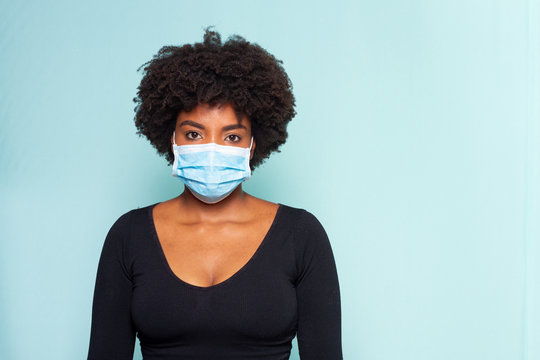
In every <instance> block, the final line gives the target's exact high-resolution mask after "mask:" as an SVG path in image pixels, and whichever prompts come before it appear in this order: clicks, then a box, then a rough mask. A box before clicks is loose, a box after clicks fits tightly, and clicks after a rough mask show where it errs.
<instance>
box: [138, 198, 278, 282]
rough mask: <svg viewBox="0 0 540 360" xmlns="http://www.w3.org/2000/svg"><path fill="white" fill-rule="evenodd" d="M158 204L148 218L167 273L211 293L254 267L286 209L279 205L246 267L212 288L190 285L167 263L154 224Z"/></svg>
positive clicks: (149, 210)
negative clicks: (154, 213)
mask: <svg viewBox="0 0 540 360" xmlns="http://www.w3.org/2000/svg"><path fill="white" fill-rule="evenodd" d="M158 204H160V202H157V203H155V204H153V205H150V206H149V207H148V216H149V220H150V226H151V228H152V237H153V240H154V244H155V245H156V247H157V249H158V252H159V257H160V260H161V263H162V264H163V266H164V267H165V270H166V272H167V273H168V274H169V275H170V276H171V277H172V278H173V280H175V281H176V282H178V283H180V284H181V285H183V286H186V287H188V288H190V289H193V290H198V291H210V290H214V289H218V288H222V287H224V286H226V285H227V284H230V283H231V282H233V281H234V280H235V279H236V278H238V277H239V276H240V274H242V273H243V272H245V271H247V269H248V268H249V267H250V266H252V265H251V264H252V263H254V262H255V260H256V259H257V258H258V257H260V256H261V253H262V251H263V248H264V246H265V245H266V243H267V242H268V239H269V238H270V236H271V235H272V233H273V231H274V228H275V227H276V224H277V223H278V220H279V218H280V215H281V212H282V209H283V208H284V207H285V205H283V204H282V203H277V204H278V208H277V210H276V214H275V215H274V219H273V220H272V223H271V224H270V227H269V228H268V230H267V231H266V234H265V235H264V238H263V240H262V241H261V243H260V244H259V246H258V247H257V249H256V250H255V252H254V253H253V255H252V256H251V257H250V258H249V260H248V261H247V262H246V263H245V264H244V265H242V267H240V269H238V270H237V271H236V272H234V273H233V274H232V275H231V276H229V277H228V278H227V279H225V280H223V281H221V282H219V283H217V284H214V285H210V286H199V285H195V284H191V283H188V282H186V281H184V280H182V279H181V278H180V277H179V276H178V275H176V274H175V273H174V271H173V270H172V268H171V265H170V264H169V262H168V261H167V257H166V256H165V251H164V250H163V246H161V242H160V241H159V236H158V234H157V229H156V224H155V222H154V216H153V210H154V207H155V206H156V205H158Z"/></svg>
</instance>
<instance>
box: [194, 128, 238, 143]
mask: <svg viewBox="0 0 540 360" xmlns="http://www.w3.org/2000/svg"><path fill="white" fill-rule="evenodd" d="M190 134H196V135H198V136H199V137H200V134H199V133H198V132H196V131H188V132H186V138H188V140H197V138H192V137H190ZM231 136H236V138H237V140H231V141H232V142H239V141H241V140H242V137H241V136H239V135H236V134H230V135H227V138H229V137H231Z"/></svg>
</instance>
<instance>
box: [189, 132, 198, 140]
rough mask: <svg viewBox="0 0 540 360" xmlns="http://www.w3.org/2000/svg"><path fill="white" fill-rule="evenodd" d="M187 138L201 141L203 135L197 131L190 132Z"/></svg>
mask: <svg viewBox="0 0 540 360" xmlns="http://www.w3.org/2000/svg"><path fill="white" fill-rule="evenodd" d="M186 137H187V138H188V139H189V140H195V139H199V138H200V137H201V135H199V133H198V132H196V131H189V132H187V133H186Z"/></svg>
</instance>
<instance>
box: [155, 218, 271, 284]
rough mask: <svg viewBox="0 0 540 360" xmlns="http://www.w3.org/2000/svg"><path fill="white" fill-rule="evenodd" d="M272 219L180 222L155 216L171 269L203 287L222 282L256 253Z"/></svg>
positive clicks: (158, 233)
mask: <svg viewBox="0 0 540 360" xmlns="http://www.w3.org/2000/svg"><path fill="white" fill-rule="evenodd" d="M270 223H271V219H260V220H258V221H253V222H248V223H222V224H205V225H201V224H179V223H173V222H170V221H160V220H159V219H158V220H156V233H157V236H158V240H159V245H160V246H161V248H162V251H163V253H164V255H165V258H166V261H167V263H168V265H169V267H170V269H171V270H172V272H173V273H174V274H175V275H176V276H177V277H178V278H179V279H181V280H182V281H184V282H186V283H188V284H192V285H195V286H200V287H208V286H213V285H216V284H219V283H221V282H223V281H225V280H227V279H229V278H230V277H232V276H233V275H234V274H235V273H237V272H238V271H239V270H240V269H242V268H243V267H244V265H246V264H247V263H248V262H249V260H250V259H251V258H252V257H253V256H254V255H255V253H256V252H257V250H258V248H259V246H260V245H261V243H262V241H263V240H264V237H265V235H266V233H267V232H268V228H269V227H270Z"/></svg>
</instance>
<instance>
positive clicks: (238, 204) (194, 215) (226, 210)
mask: <svg viewBox="0 0 540 360" xmlns="http://www.w3.org/2000/svg"><path fill="white" fill-rule="evenodd" d="M250 198H251V195H249V194H248V193H246V192H244V191H243V190H242V184H240V185H238V186H237V187H236V189H234V190H233V192H232V193H230V194H229V195H228V196H227V197H226V198H224V199H223V200H221V201H219V202H217V203H215V204H207V203H205V202H203V201H201V200H199V199H197V198H196V197H195V196H194V195H193V194H192V193H191V191H190V190H189V189H188V188H186V187H185V186H184V192H183V193H182V194H180V195H179V196H178V203H179V206H180V207H182V208H183V209H184V210H185V212H184V213H185V214H187V216H186V220H187V221H190V222H191V221H204V222H220V221H226V220H231V219H234V218H238V217H239V216H240V215H241V214H243V213H244V211H245V209H246V205H247V203H248V202H249V200H250Z"/></svg>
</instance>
